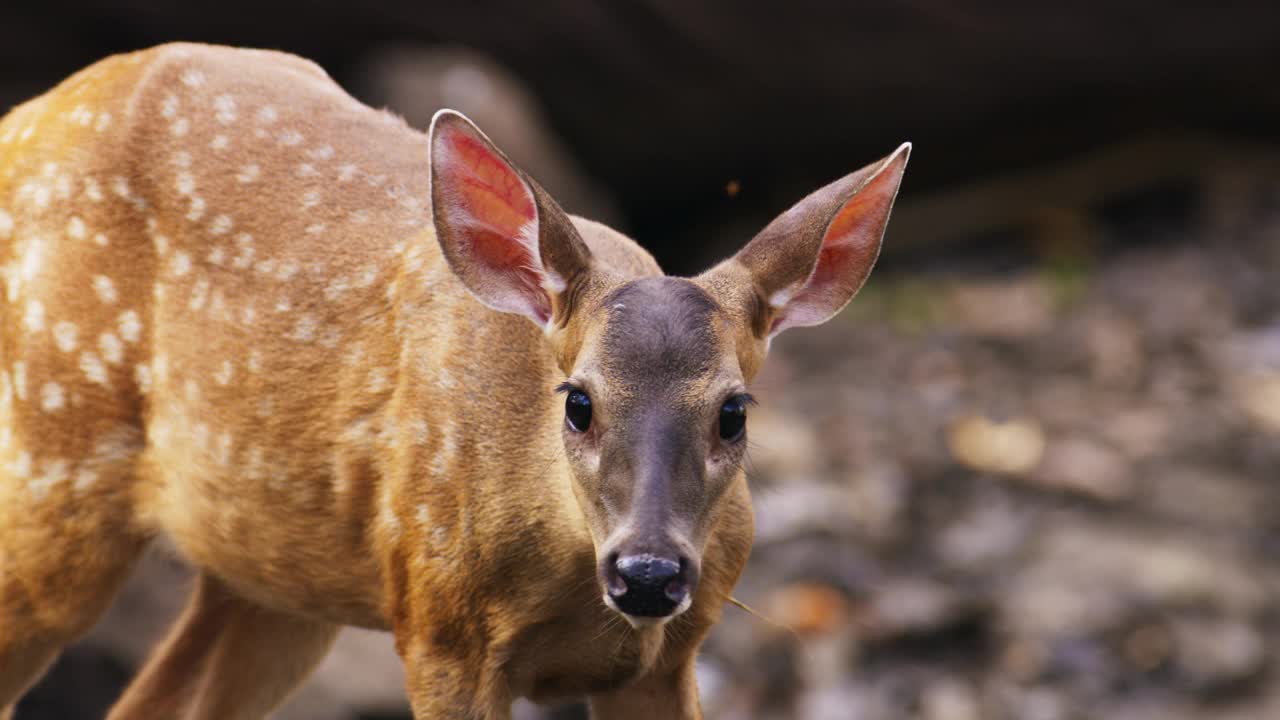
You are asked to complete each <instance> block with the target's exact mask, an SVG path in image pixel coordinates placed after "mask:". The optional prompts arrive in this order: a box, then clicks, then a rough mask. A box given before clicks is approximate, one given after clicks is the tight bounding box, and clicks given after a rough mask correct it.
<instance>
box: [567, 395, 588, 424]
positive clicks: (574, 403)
mask: <svg viewBox="0 0 1280 720" xmlns="http://www.w3.org/2000/svg"><path fill="white" fill-rule="evenodd" d="M564 419H565V421H566V422H568V423H569V429H570V430H573V431H574V432H586V431H587V428H589V427H591V398H590V397H588V396H587V394H586V393H584V392H582V391H581V390H577V389H575V390H570V391H569V396H568V397H566V398H565V399H564Z"/></svg>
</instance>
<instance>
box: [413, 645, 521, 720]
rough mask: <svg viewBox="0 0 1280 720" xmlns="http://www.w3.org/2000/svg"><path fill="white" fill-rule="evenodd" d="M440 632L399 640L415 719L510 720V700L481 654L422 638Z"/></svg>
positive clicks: (502, 684)
mask: <svg viewBox="0 0 1280 720" xmlns="http://www.w3.org/2000/svg"><path fill="white" fill-rule="evenodd" d="M432 635H435V636H437V637H439V634H438V633H435V632H430V631H428V632H427V633H425V634H421V633H420V634H417V635H416V637H414V638H412V639H410V638H398V639H397V643H396V644H397V646H398V647H399V648H400V649H401V655H402V658H403V659H404V668H405V682H406V685H407V691H408V695H409V705H410V706H411V707H412V708H413V717H414V718H416V719H417V720H436V719H437V718H438V719H439V720H510V717H511V702H512V698H511V697H510V696H509V695H508V694H507V693H506V691H505V683H503V682H502V681H501V679H500V678H499V677H498V674H497V672H496V671H495V670H493V669H491V668H489V667H488V665H489V664H488V663H487V662H486V658H485V657H484V656H483V655H482V654H479V653H475V652H467V651H466V650H464V649H462V648H459V647H457V646H456V645H454V646H449V647H446V646H442V645H441V646H437V645H434V644H433V643H432V642H431V641H430V640H427V639H424V638H425V637H431V636H432Z"/></svg>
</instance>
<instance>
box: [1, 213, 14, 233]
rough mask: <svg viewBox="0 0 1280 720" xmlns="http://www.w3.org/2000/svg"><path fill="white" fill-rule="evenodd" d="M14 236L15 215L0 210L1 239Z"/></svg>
mask: <svg viewBox="0 0 1280 720" xmlns="http://www.w3.org/2000/svg"><path fill="white" fill-rule="evenodd" d="M12 236H13V216H12V215H10V214H9V213H7V212H5V211H4V210H0V240H8V239H9V238H10V237H12Z"/></svg>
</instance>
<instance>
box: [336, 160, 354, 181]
mask: <svg viewBox="0 0 1280 720" xmlns="http://www.w3.org/2000/svg"><path fill="white" fill-rule="evenodd" d="M356 172H357V168H356V166H355V165H352V164H351V163H346V164H344V165H343V166H342V167H340V168H338V182H351V180H352V179H353V178H355V176H356Z"/></svg>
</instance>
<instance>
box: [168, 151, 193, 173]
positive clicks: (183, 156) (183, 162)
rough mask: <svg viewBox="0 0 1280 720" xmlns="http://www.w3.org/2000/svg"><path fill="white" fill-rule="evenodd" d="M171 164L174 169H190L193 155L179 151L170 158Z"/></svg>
mask: <svg viewBox="0 0 1280 720" xmlns="http://www.w3.org/2000/svg"><path fill="white" fill-rule="evenodd" d="M169 162H171V163H173V165H174V167H178V168H183V169H186V168H190V167H191V153H189V152H187V151H186V150H179V151H178V152H176V153H174V154H173V157H171V158H169Z"/></svg>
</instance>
